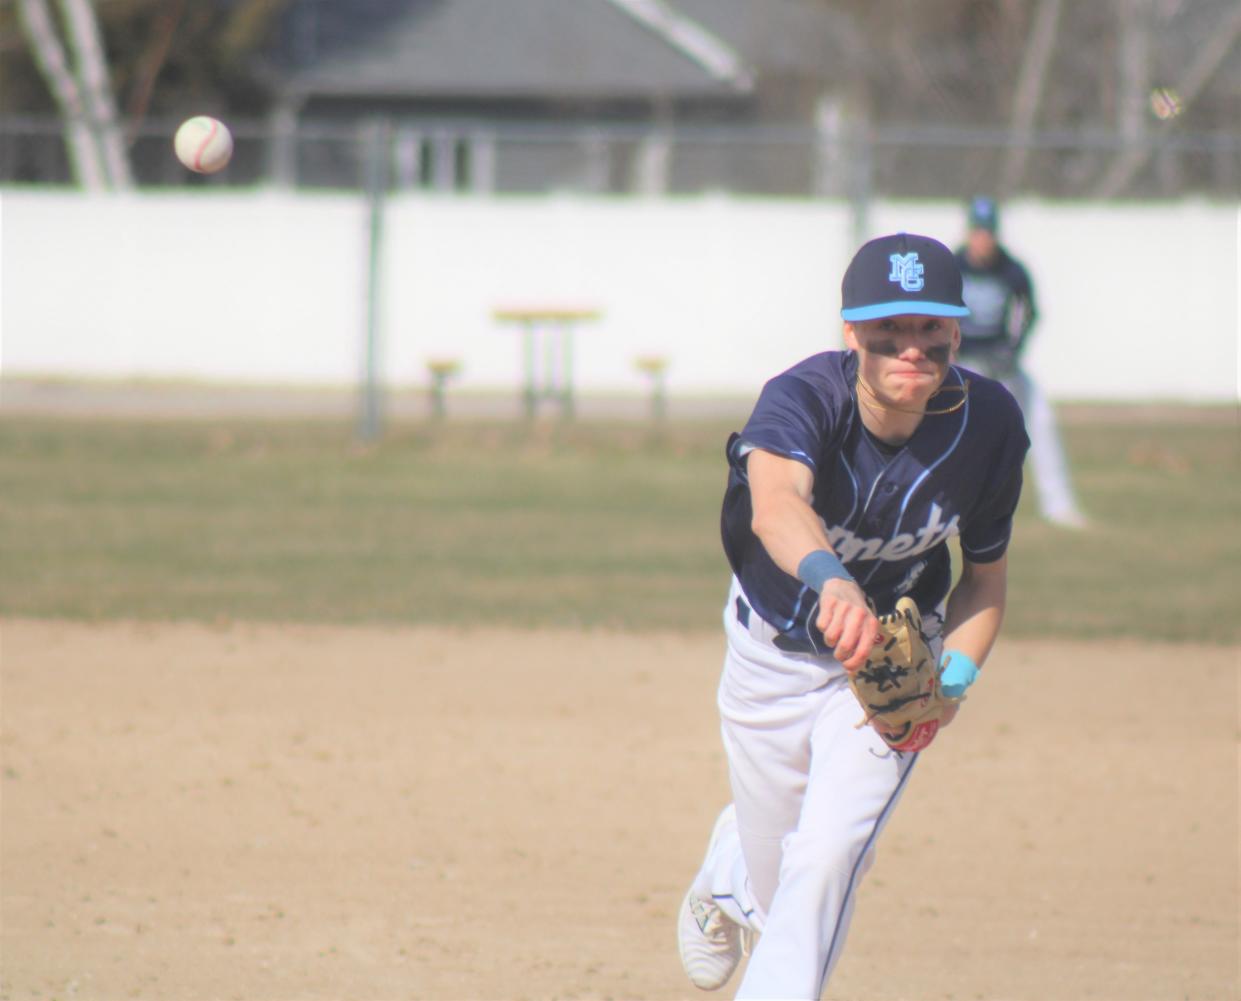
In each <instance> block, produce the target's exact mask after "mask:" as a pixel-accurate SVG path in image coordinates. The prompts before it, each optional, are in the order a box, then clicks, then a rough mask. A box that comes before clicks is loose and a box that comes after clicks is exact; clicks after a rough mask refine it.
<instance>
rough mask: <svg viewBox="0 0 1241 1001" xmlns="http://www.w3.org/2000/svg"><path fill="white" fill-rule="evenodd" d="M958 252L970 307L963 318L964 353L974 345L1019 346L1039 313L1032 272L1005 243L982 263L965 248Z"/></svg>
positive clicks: (966, 298) (962, 346) (963, 295)
mask: <svg viewBox="0 0 1241 1001" xmlns="http://www.w3.org/2000/svg"><path fill="white" fill-rule="evenodd" d="M956 256H957V264H958V266H959V267H960V268H961V280H962V290H961V296H962V298H963V299H964V300H965V305H967V306H968V307H969V309H970V315H969V316H963V317H962V318H961V321H960V323H961V354H962V356H967V355H968V354H969V351H970V349H971V348H972V347H989V346H991V345H995V344H1005V345H1008V346H1010V347H1019V346H1020V345H1021V342H1022V341H1023V340H1024V339H1025V336H1026V334H1027V333H1028V332H1029V330H1030V327H1032V326H1033V325H1034V320H1035V318H1036V316H1037V308H1036V306H1035V302H1034V283H1033V282H1032V281H1031V280H1030V275H1029V272H1027V271H1026V269H1025V267H1024V266H1023V265H1022V264H1021V262H1020V261H1018V260H1017V259H1016V258H1015V257H1013V256H1012V255H1011V254H1009V253H1008V252H1007V251H1006V250H1005V249H1004V248H1003V247H997V248H996V251H995V257H994V258H993V259H992V260H991V261H990V263H988V264H987V265H985V266H982V267H980V266H978V265H975V264H971V263H970V260H969V257H968V256H967V255H966V253H965V251H964V249H962V250H958V251H957V255H956Z"/></svg>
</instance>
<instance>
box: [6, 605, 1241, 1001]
mask: <svg viewBox="0 0 1241 1001" xmlns="http://www.w3.org/2000/svg"><path fill="white" fill-rule="evenodd" d="M721 643H722V640H721V638H720V637H719V636H715V635H697V636H676V635H667V634H663V635H655V636H649V635H648V636H630V635H616V634H596V633H591V634H576V633H513V632H498V631H496V632H492V631H486V632H483V631H480V632H474V633H463V632H448V631H437V630H431V629H418V630H407V631H403V630H395V629H392V630H364V629H335V628H327V627H323V628H319V627H291V628H279V627H268V626H263V627H259V626H244V625H228V626H219V627H217V628H212V627H208V626H191V625H184V626H176V625H158V626H141V625H101V626H89V625H72V624H66V623H42V622H32V621H9V622H6V623H4V625H3V634H2V644H3V645H2V650H0V652H2V655H3V673H2V677H0V680H2V683H3V691H2V695H3V718H2V723H3V804H2V805H3V814H2V829H0V852H2V860H0V861H2V866H3V868H2V871H0V877H2V883H0V893H2V904H3V910H2V918H3V933H2V940H0V946H2V953H0V955H2V960H0V962H2V974H0V995H2V996H3V997H4V998H6V999H17V998H43V999H47V998H72V997H77V998H150V999H156V998H159V999H198V998H203V999H205V998H243V999H292V998H305V999H312V998H324V999H327V998H333V999H389V998H391V999H396V998H423V999H429V998H460V999H465V998H480V999H481V998H486V999H490V998H676V997H689V996H691V995H695V994H697V993H698V992H696V991H694V990H693V989H692V988H691V987H690V986H689V985H688V983H687V981H685V979H684V978H683V975H682V973H681V971H680V967H679V963H678V961H677V956H676V948H675V940H674V923H675V912H676V908H677V905H678V903H679V900H680V896H681V894H682V892H683V890H684V885H685V884H686V882H687V880H688V879H689V877H690V876H691V875H692V872H693V869H694V867H695V866H696V865H697V864H698V860H699V857H700V854H701V851H702V848H703V844H704V839H705V837H706V835H707V832H708V830H709V827H710V824H711V821H712V819H713V817H714V815H715V813H716V811H717V810H718V809H719V807H720V806H721V805H722V803H723V802H724V800H725V798H726V785H725V777H724V763H723V757H722V753H721V751H720V748H719V742H718V737H717V731H716V719H715V713H714V702H713V699H714V685H715V679H716V673H717V671H718V666H719V660H720V654H721ZM1173 662H1175V663H1176V666H1177V669H1178V671H1179V672H1180V673H1181V675H1182V677H1183V679H1184V685H1183V687H1173V686H1172V685H1171V684H1170V683H1169V681H1168V680H1167V677H1166V675H1165V673H1164V672H1165V668H1166V666H1167V665H1168V664H1169V663H1173ZM1237 670H1238V651H1237V650H1236V649H1224V648H1201V649H1189V650H1187V649H1184V648H1177V649H1173V648H1162V649H1160V648H1151V647H1139V646H1136V645H1134V646H1125V647H1119V646H1115V645H1109V646H1102V645H1098V646H1090V645H1080V644H1079V645H1065V644H1051V643H1046V644H1025V643H1016V642H1003V641H1002V642H1001V646H1000V647H999V649H998V650H997V653H996V654H995V656H994V658H993V660H992V663H991V664H989V666H988V669H987V672H986V677H985V679H984V681H983V683H982V684H980V685H979V686H978V688H977V689H976V690H975V692H974V693H973V694H971V697H970V704H969V705H968V707H967V708H966V710H965V711H963V712H962V714H961V716H960V718H959V719H958V721H957V723H956V724H954V726H953V727H952V728H951V729H950V730H948V731H947V732H946V733H945V734H944V735H943V736H942V737H941V739H940V741H938V742H937V743H936V745H935V746H934V747H933V748H932V749H931V750H930V751H928V752H927V753H926V754H925V755H924V756H923V759H922V761H921V762H920V763H919V772H918V774H917V776H916V777H915V779H914V781H913V783H912V785H911V788H910V790H909V792H908V794H907V795H906V798H905V800H904V802H903V803H902V806H901V808H900V809H899V810H898V812H897V814H896V817H895V819H894V820H893V821H892V825H891V827H890V828H889V831H888V833H887V835H886V837H885V840H884V841H883V842H882V843H881V844H880V850H879V856H878V861H877V863H876V866H875V868H874V869H873V870H872V873H871V875H870V877H869V878H868V881H867V882H866V884H865V885H864V887H863V890H862V896H861V899H860V903H859V906H858V911H857V918H856V921H855V923H854V930H853V935H852V937H851V940H850V945H849V948H848V950H847V951H846V955H845V958H844V960H843V962H842V963H841V965H840V967H839V970H838V973H837V976H836V978H835V979H834V981H833V983H832V985H831V986H830V988H829V991H828V995H827V996H828V997H831V998H840V999H846V998H847V999H862V998H865V999H868V1001H877V999H895V998H906V999H924V998H926V999H929V998H942V999H1066V1001H1068V999H1095V998H1099V999H1103V998H1106V999H1117V1001H1120V999H1125V1001H1139V999H1171V998H1177V999H1182V998H1191V999H1203V998H1235V997H1237V996H1238V988H1239V984H1238V918H1237V905H1238V860H1237V844H1238V813H1237V810H1238V805H1237V804H1238V790H1237V747H1238V743H1237V738H1238V731H1237V705H1238V703H1237V694H1238V692H1237V684H1238V677H1237ZM1190 692H1196V693H1203V692H1209V693H1214V695H1213V698H1212V701H1211V702H1210V703H1209V704H1206V705H1203V706H1195V705H1194V704H1193V703H1192V701H1191V695H1190V694H1189V693H1190ZM1215 696H1217V697H1215ZM901 888H904V890H903V891H902V890H901ZM911 929H920V932H919V933H918V934H916V935H913V936H911V937H909V938H908V944H907V945H906V946H905V947H903V948H902V949H900V950H896V949H894V948H893V942H894V941H897V940H899V938H900V937H901V936H902V935H904V934H906V933H908V932H909V931H910V930H911ZM721 993H722V994H726V993H727V992H721ZM698 996H706V995H701V994H699V995H698Z"/></svg>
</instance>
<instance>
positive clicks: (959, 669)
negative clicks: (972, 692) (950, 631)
mask: <svg viewBox="0 0 1241 1001" xmlns="http://www.w3.org/2000/svg"><path fill="white" fill-rule="evenodd" d="M939 663H940V672H939V684H940V687H941V688H943V690H944V694H945V695H947V696H948V698H950V699H959V698H960V697H961V696H962V695H964V694H965V690H966V689H967V688H969V686H970V685H972V684H973V683H974V680H975V679H976V678H977V677H978V665H977V664H975V663H974V662H973V660H971V659H970V658H969V656H968V655H966V654H963V653H962V652H961V651H960V650H945V651H944V656H943V659H942V660H940V662H939Z"/></svg>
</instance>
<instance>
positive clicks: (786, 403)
mask: <svg viewBox="0 0 1241 1001" xmlns="http://www.w3.org/2000/svg"><path fill="white" fill-rule="evenodd" d="M834 420H835V418H834V416H833V408H832V407H831V406H830V403H829V401H828V399H827V397H826V395H825V394H824V392H823V389H822V387H818V386H816V385H814V384H813V383H811V382H810V381H809V380H807V379H805V378H802V377H801V376H799V375H794V374H790V373H787V372H786V373H784V374H782V375H778V376H776V377H775V378H774V379H771V380H770V381H769V382H768V383H767V384H766V385H765V386H764V387H763V391H762V393H760V394H759V398H758V402H757V403H756V404H755V405H754V412H753V413H752V414H751V415H750V419H749V420H748V421H747V422H746V425H745V427H744V428H742V430H741V435H740V443H739V445H740V447H739V448H738V449H735V452H737V453H739V454H738V456H737V457H738V458H742V457H744V455H745V454H747V453H748V452H749V451H751V450H753V449H755V448H761V449H762V450H763V451H765V452H773V453H775V454H776V455H780V456H783V457H785V458H787V459H795V460H796V461H798V462H801V463H803V464H805V465H806V466H808V467H809V468H810V470H811V471H812V472H817V470H818V463H819V456H820V453H821V452H822V445H823V442H824V441H825V440H827V435H828V433H829V431H830V429H831V427H832V425H833V423H834Z"/></svg>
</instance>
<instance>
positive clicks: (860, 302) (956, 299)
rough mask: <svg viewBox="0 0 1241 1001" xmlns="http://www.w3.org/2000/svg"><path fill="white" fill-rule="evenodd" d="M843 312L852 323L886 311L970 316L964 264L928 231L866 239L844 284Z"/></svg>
mask: <svg viewBox="0 0 1241 1001" xmlns="http://www.w3.org/2000/svg"><path fill="white" fill-rule="evenodd" d="M840 298H841V306H842V308H841V310H840V315H841V316H842V317H843V318H844V319H846V320H848V321H849V322H850V323H852V322H854V321H856V320H878V319H880V318H882V317H885V316H905V315H910V314H913V315H918V316H969V315H970V311H969V310H968V309H967V308H966V306H965V301H964V300H963V299H962V298H961V269H960V267H958V266H957V259H956V257H954V256H953V253H952V251H951V250H949V249H948V248H947V247H945V246H944V245H943V244H942V243H940V242H939V241H938V240H933V239H931V238H930V237H929V236H915V235H914V234H913V233H895V234H893V235H892V236H881V237H879V238H878V239H875V240H871V241H870V242H869V243H866V244H863V245H862V249H861V250H859V251H858V252H857V253H856V254H854V255H853V260H852V261H850V262H849V267H848V268H846V269H845V277H844V281H843V282H841V284H840Z"/></svg>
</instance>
